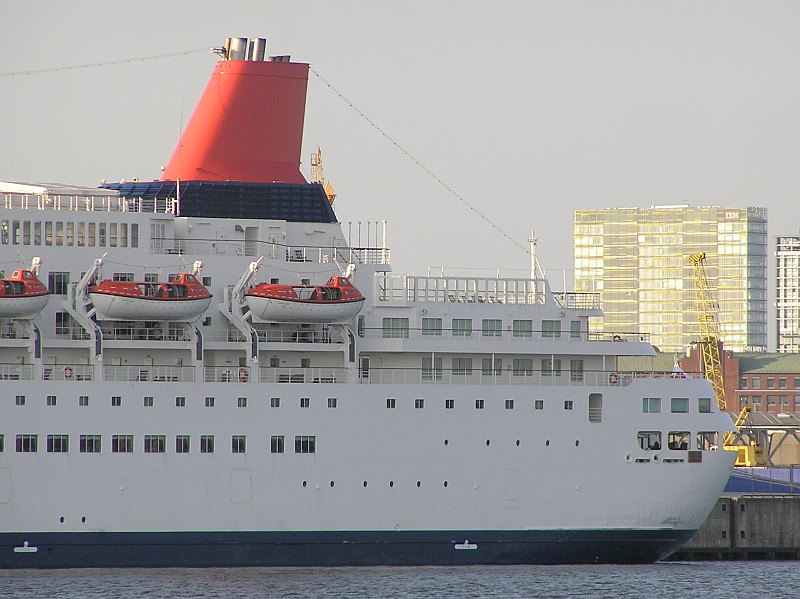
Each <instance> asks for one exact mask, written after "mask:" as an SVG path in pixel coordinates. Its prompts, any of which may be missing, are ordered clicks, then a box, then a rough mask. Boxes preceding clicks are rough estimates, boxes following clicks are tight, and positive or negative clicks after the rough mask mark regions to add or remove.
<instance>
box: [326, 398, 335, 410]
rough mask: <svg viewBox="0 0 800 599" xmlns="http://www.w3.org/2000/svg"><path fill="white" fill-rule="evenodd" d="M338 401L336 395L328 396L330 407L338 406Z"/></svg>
mask: <svg viewBox="0 0 800 599" xmlns="http://www.w3.org/2000/svg"><path fill="white" fill-rule="evenodd" d="M336 403H337V401H336V398H335V397H329V398H328V407H329V408H335V407H336Z"/></svg>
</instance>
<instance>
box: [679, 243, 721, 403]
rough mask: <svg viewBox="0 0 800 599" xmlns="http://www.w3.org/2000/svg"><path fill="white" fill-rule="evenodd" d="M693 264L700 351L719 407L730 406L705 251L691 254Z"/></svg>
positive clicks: (714, 298)
mask: <svg viewBox="0 0 800 599" xmlns="http://www.w3.org/2000/svg"><path fill="white" fill-rule="evenodd" d="M689 262H691V264H692V266H693V267H694V291H695V298H696V300H697V310H698V312H699V315H698V319H699V321H700V350H701V354H702V356H703V370H704V371H705V374H706V378H707V379H708V381H709V382H710V383H711V386H712V387H713V388H714V395H715V397H716V399H717V406H719V409H720V410H726V411H727V409H728V407H727V403H726V401H725V385H724V383H723V378H722V364H721V360H720V353H719V341H720V334H719V322H718V321H717V314H718V313H719V302H718V301H717V299H716V297H715V296H714V294H713V292H712V290H711V287H710V286H709V284H708V275H707V274H706V254H705V252H698V253H696V254H692V255H691V256H689Z"/></svg>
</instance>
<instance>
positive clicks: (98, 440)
mask: <svg viewBox="0 0 800 599" xmlns="http://www.w3.org/2000/svg"><path fill="white" fill-rule="evenodd" d="M79 444H80V453H101V452H102V445H103V442H102V435H81V436H80V441H79ZM133 445H134V436H133V435H112V436H111V453H133ZM2 451H5V437H4V435H2V434H0V452H2ZM16 451H17V453H37V452H38V451H39V435H37V434H19V435H17V436H16ZM166 451H167V436H166V435H145V436H144V453H166ZM190 451H191V435H176V436H175V453H189V452H190ZM285 451H286V441H285V437H284V436H283V435H272V436H271V437H270V453H285ZM68 452H69V435H47V453H68ZM246 452H247V436H246V435H232V436H231V453H246ZM294 452H295V453H316V452H317V437H316V436H315V435H296V436H295V438H294ZM200 453H214V435H200Z"/></svg>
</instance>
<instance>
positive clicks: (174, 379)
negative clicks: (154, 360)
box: [103, 364, 195, 383]
mask: <svg viewBox="0 0 800 599" xmlns="http://www.w3.org/2000/svg"><path fill="white" fill-rule="evenodd" d="M103 378H104V379H105V380H106V381H141V382H144V381H147V382H155V383H183V382H192V381H194V380H195V369H194V367H193V366H152V365H149V364H142V365H129V366H103Z"/></svg>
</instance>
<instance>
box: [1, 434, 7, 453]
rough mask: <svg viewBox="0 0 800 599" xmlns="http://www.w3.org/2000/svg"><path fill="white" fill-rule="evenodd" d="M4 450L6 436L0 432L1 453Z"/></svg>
mask: <svg viewBox="0 0 800 599" xmlns="http://www.w3.org/2000/svg"><path fill="white" fill-rule="evenodd" d="M5 450H6V437H5V435H3V434H2V433H0V453H3V452H4V451H5Z"/></svg>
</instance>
